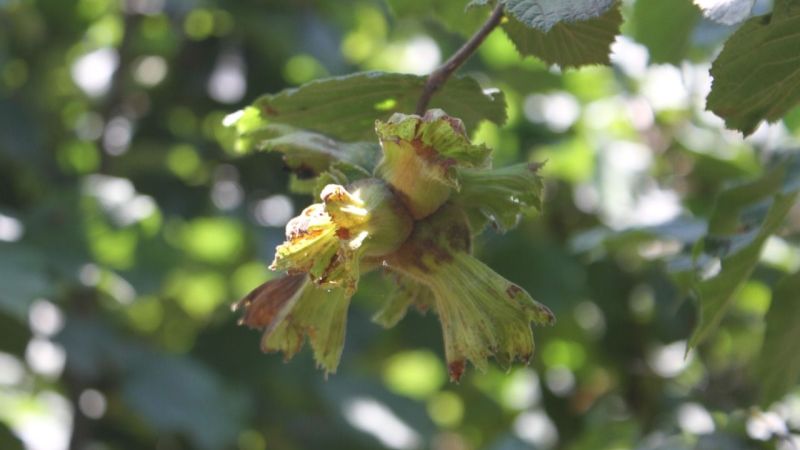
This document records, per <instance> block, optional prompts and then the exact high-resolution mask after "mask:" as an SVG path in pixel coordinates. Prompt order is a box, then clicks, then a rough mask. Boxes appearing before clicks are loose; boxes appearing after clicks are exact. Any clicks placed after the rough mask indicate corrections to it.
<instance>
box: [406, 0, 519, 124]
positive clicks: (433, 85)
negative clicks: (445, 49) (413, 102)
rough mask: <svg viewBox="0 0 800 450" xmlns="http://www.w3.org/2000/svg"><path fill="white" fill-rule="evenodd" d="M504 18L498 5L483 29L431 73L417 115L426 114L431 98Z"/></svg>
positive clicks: (501, 7) (501, 8) (420, 99)
mask: <svg viewBox="0 0 800 450" xmlns="http://www.w3.org/2000/svg"><path fill="white" fill-rule="evenodd" d="M502 18H503V5H502V4H501V3H498V4H497V6H495V8H494V10H493V11H492V15H491V16H489V19H488V20H487V21H486V23H484V24H483V26H481V28H480V29H479V30H478V31H476V32H475V34H473V35H472V37H471V38H469V40H468V41H467V42H465V43H464V45H462V46H461V48H459V49H458V51H457V52H455V53H453V56H451V57H450V58H449V59H448V60H447V61H445V62H444V64H442V65H441V66H439V67H438V68H437V69H436V70H434V71H433V72H431V74H430V76H429V77H428V81H427V82H426V83H425V88H424V89H423V90H422V95H420V97H419V101H418V102H417V114H418V115H423V114H425V110H426V109H427V108H428V103H429V102H430V101H431V97H433V94H435V93H436V91H438V90H439V89H440V88H441V87H442V86H443V85H444V83H445V82H446V81H447V79H448V78H450V76H451V75H452V74H453V72H455V71H456V69H458V68H459V67H461V65H462V64H464V63H465V62H466V61H467V60H468V59H469V57H470V56H472V54H473V53H475V50H477V49H478V47H480V45H481V43H483V41H484V39H486V36H488V35H489V33H491V32H492V30H494V29H495V27H497V25H499V24H500V20H502Z"/></svg>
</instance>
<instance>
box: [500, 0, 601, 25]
mask: <svg viewBox="0 0 800 450" xmlns="http://www.w3.org/2000/svg"><path fill="white" fill-rule="evenodd" d="M615 1H616V0H573V1H563V0H502V2H503V4H504V5H505V10H506V12H507V13H508V14H509V15H510V16H511V17H514V18H516V19H517V20H519V21H520V22H522V23H523V24H525V25H527V26H529V27H532V28H537V29H539V30H542V31H544V32H547V31H550V29H551V28H553V27H554V26H555V25H556V24H558V23H559V22H579V21H582V20H589V19H593V18H595V17H598V16H600V15H601V14H603V13H605V12H606V11H608V9H609V8H610V7H611V5H613V4H614V3H615Z"/></svg>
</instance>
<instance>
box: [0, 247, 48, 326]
mask: <svg viewBox="0 0 800 450" xmlns="http://www.w3.org/2000/svg"><path fill="white" fill-rule="evenodd" d="M0 255H3V257H2V258H0V285H2V286H3V288H2V290H0V311H2V312H4V313H7V314H8V315H10V316H11V317H14V318H16V319H18V320H20V321H22V322H25V321H27V319H28V308H29V307H30V304H31V302H33V300H34V299H36V298H37V297H43V296H49V295H51V294H52V292H53V286H52V285H51V282H50V280H49V279H48V277H47V272H46V270H45V269H46V264H45V262H46V257H45V255H42V254H40V253H39V252H38V251H36V250H35V249H33V248H28V247H26V246H24V245H20V244H9V243H3V242H0Z"/></svg>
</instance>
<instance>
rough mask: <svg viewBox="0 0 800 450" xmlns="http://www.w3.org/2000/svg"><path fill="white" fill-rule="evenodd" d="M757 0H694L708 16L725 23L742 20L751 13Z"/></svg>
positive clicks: (731, 23) (730, 23)
mask: <svg viewBox="0 0 800 450" xmlns="http://www.w3.org/2000/svg"><path fill="white" fill-rule="evenodd" d="M755 2H756V1H755V0H694V4H695V5H697V6H699V7H700V9H702V10H703V15H704V16H706V18H708V19H711V20H713V21H715V22H719V23H723V24H725V25H733V24H735V23H738V22H741V21H742V20H744V19H746V18H747V17H748V16H749V15H750V11H751V10H752V9H753V4H754V3H755Z"/></svg>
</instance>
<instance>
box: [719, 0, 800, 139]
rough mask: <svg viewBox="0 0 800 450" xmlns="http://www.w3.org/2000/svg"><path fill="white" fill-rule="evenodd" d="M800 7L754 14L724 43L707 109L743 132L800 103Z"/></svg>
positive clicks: (777, 116)
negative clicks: (798, 50)
mask: <svg viewBox="0 0 800 450" xmlns="http://www.w3.org/2000/svg"><path fill="white" fill-rule="evenodd" d="M798 29H800V8H789V7H786V8H783V9H781V10H780V11H779V10H777V8H776V11H775V12H773V14H771V15H767V16H760V17H754V18H752V19H750V20H748V21H747V22H745V23H744V25H742V27H741V28H739V29H738V30H737V31H736V33H734V34H733V36H731V37H730V39H728V41H727V42H726V43H725V47H724V48H723V49H722V53H720V55H719V57H717V59H716V60H715V61H714V64H713V65H712V66H711V75H712V76H713V78H714V83H713V85H712V89H711V93H710V94H709V95H708V101H707V108H708V109H709V110H710V111H713V112H714V113H716V114H717V115H719V116H720V117H722V118H723V119H725V125H727V126H728V127H729V128H735V129H737V130H739V131H741V132H743V133H744V134H745V135H748V134H750V133H752V132H753V131H754V130H755V129H756V127H757V126H758V124H759V123H760V122H761V121H762V120H767V121H769V122H775V121H777V120H779V119H780V118H781V117H782V116H783V115H784V114H785V113H786V112H787V111H789V110H790V109H791V108H792V107H794V106H795V105H797V103H798V102H800V58H798V56H797V49H798V48H800V33H797V30H798Z"/></svg>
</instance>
